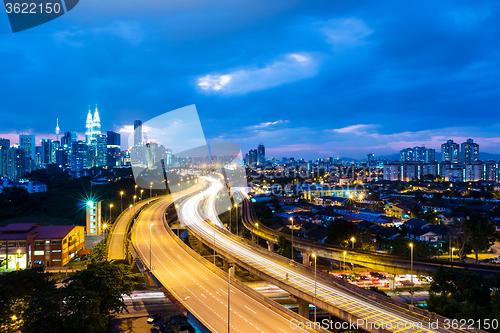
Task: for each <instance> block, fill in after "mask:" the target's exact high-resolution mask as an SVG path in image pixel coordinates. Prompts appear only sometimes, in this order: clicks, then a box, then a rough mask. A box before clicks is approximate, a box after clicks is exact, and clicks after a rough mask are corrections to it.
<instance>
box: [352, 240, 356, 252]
mask: <svg viewBox="0 0 500 333" xmlns="http://www.w3.org/2000/svg"><path fill="white" fill-rule="evenodd" d="M355 241H356V238H354V237H351V242H352V249H353V250H354V242H355Z"/></svg>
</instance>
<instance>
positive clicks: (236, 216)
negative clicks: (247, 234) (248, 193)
mask: <svg viewBox="0 0 500 333" xmlns="http://www.w3.org/2000/svg"><path fill="white" fill-rule="evenodd" d="M234 208H235V209H236V212H235V214H234V218H235V221H236V236H239V235H238V224H239V222H238V205H237V204H234Z"/></svg>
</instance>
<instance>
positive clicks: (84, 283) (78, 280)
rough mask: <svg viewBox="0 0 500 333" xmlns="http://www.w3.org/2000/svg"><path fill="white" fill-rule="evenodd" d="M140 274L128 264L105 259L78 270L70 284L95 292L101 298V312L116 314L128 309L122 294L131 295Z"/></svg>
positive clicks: (73, 286)
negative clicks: (134, 271) (133, 270)
mask: <svg viewBox="0 0 500 333" xmlns="http://www.w3.org/2000/svg"><path fill="white" fill-rule="evenodd" d="M139 276H140V274H138V273H137V274H136V273H133V272H132V268H131V267H130V266H128V265H123V264H114V263H111V262H109V261H104V262H100V263H92V264H89V265H88V267H87V269H85V270H81V271H78V272H76V273H75V274H74V275H73V276H72V277H71V278H69V282H70V283H69V286H71V287H72V288H83V289H85V290H91V291H93V292H95V293H96V294H97V295H99V297H100V298H101V303H100V305H99V310H100V312H101V313H105V314H115V313H121V312H122V311H123V310H126V308H127V306H126V305H125V303H124V301H123V297H122V295H130V293H131V292H132V291H133V290H134V287H135V285H136V284H137V282H136V280H137V278H138V277H139ZM75 290H78V289H75Z"/></svg>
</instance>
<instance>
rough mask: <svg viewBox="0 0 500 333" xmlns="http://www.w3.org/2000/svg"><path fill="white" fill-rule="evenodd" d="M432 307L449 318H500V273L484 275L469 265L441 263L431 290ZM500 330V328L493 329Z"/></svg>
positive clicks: (428, 304)
mask: <svg viewBox="0 0 500 333" xmlns="http://www.w3.org/2000/svg"><path fill="white" fill-rule="evenodd" d="M429 293H430V294H429V300H428V302H427V306H428V309H429V310H430V311H433V312H436V313H438V314H440V315H443V316H445V317H448V318H455V319H466V320H470V319H473V320H475V321H477V320H481V321H482V322H484V319H490V320H491V319H494V318H496V319H498V318H500V276H482V275H478V274H474V273H472V272H471V271H469V270H467V269H464V270H462V269H448V270H445V269H443V267H440V268H439V270H438V271H437V272H436V273H435V274H434V276H433V282H432V284H431V287H430V290H429ZM490 331H491V332H500V329H497V330H490Z"/></svg>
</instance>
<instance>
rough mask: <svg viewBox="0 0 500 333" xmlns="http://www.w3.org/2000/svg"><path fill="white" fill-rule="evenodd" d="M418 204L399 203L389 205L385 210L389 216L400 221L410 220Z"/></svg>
mask: <svg viewBox="0 0 500 333" xmlns="http://www.w3.org/2000/svg"><path fill="white" fill-rule="evenodd" d="M415 205H417V204H416V203H398V204H394V205H389V206H388V207H387V208H386V209H385V213H386V215H387V216H394V217H397V218H400V219H409V218H410V216H411V210H412V208H413V206H415Z"/></svg>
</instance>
